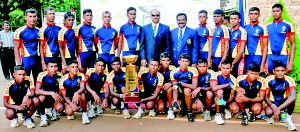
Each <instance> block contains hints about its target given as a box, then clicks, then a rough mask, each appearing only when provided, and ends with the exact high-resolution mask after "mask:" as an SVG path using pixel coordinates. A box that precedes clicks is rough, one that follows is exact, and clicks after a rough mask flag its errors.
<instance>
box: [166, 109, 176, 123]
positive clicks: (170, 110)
mask: <svg viewBox="0 0 300 132" xmlns="http://www.w3.org/2000/svg"><path fill="white" fill-rule="evenodd" d="M174 118H175V115H174V111H173V110H172V109H169V110H168V115H167V119H169V120H173V119H174Z"/></svg>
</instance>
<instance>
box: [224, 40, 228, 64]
mask: <svg viewBox="0 0 300 132" xmlns="http://www.w3.org/2000/svg"><path fill="white" fill-rule="evenodd" d="M228 50H229V40H225V49H224V54H223V57H222V61H224V60H225V59H226V58H227V55H228Z"/></svg>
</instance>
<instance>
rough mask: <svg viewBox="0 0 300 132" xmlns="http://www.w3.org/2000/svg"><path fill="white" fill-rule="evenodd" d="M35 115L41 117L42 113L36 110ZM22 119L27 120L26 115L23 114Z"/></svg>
mask: <svg viewBox="0 0 300 132" xmlns="http://www.w3.org/2000/svg"><path fill="white" fill-rule="evenodd" d="M34 116H35V117H41V113H40V112H38V111H36V112H35V114H34ZM22 120H25V117H24V116H22Z"/></svg>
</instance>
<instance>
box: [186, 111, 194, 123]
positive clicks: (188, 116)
mask: <svg viewBox="0 0 300 132" xmlns="http://www.w3.org/2000/svg"><path fill="white" fill-rule="evenodd" d="M187 118H188V121H189V122H194V119H195V118H194V116H193V113H191V112H189V113H187Z"/></svg>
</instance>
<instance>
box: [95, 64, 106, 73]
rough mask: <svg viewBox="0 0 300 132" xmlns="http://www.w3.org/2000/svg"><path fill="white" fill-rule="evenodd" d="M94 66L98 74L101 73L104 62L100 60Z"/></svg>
mask: <svg viewBox="0 0 300 132" xmlns="http://www.w3.org/2000/svg"><path fill="white" fill-rule="evenodd" d="M94 67H95V69H96V72H97V73H98V74H99V73H102V72H103V70H104V69H105V66H104V63H103V62H102V61H98V62H97V63H95V65H94Z"/></svg>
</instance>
